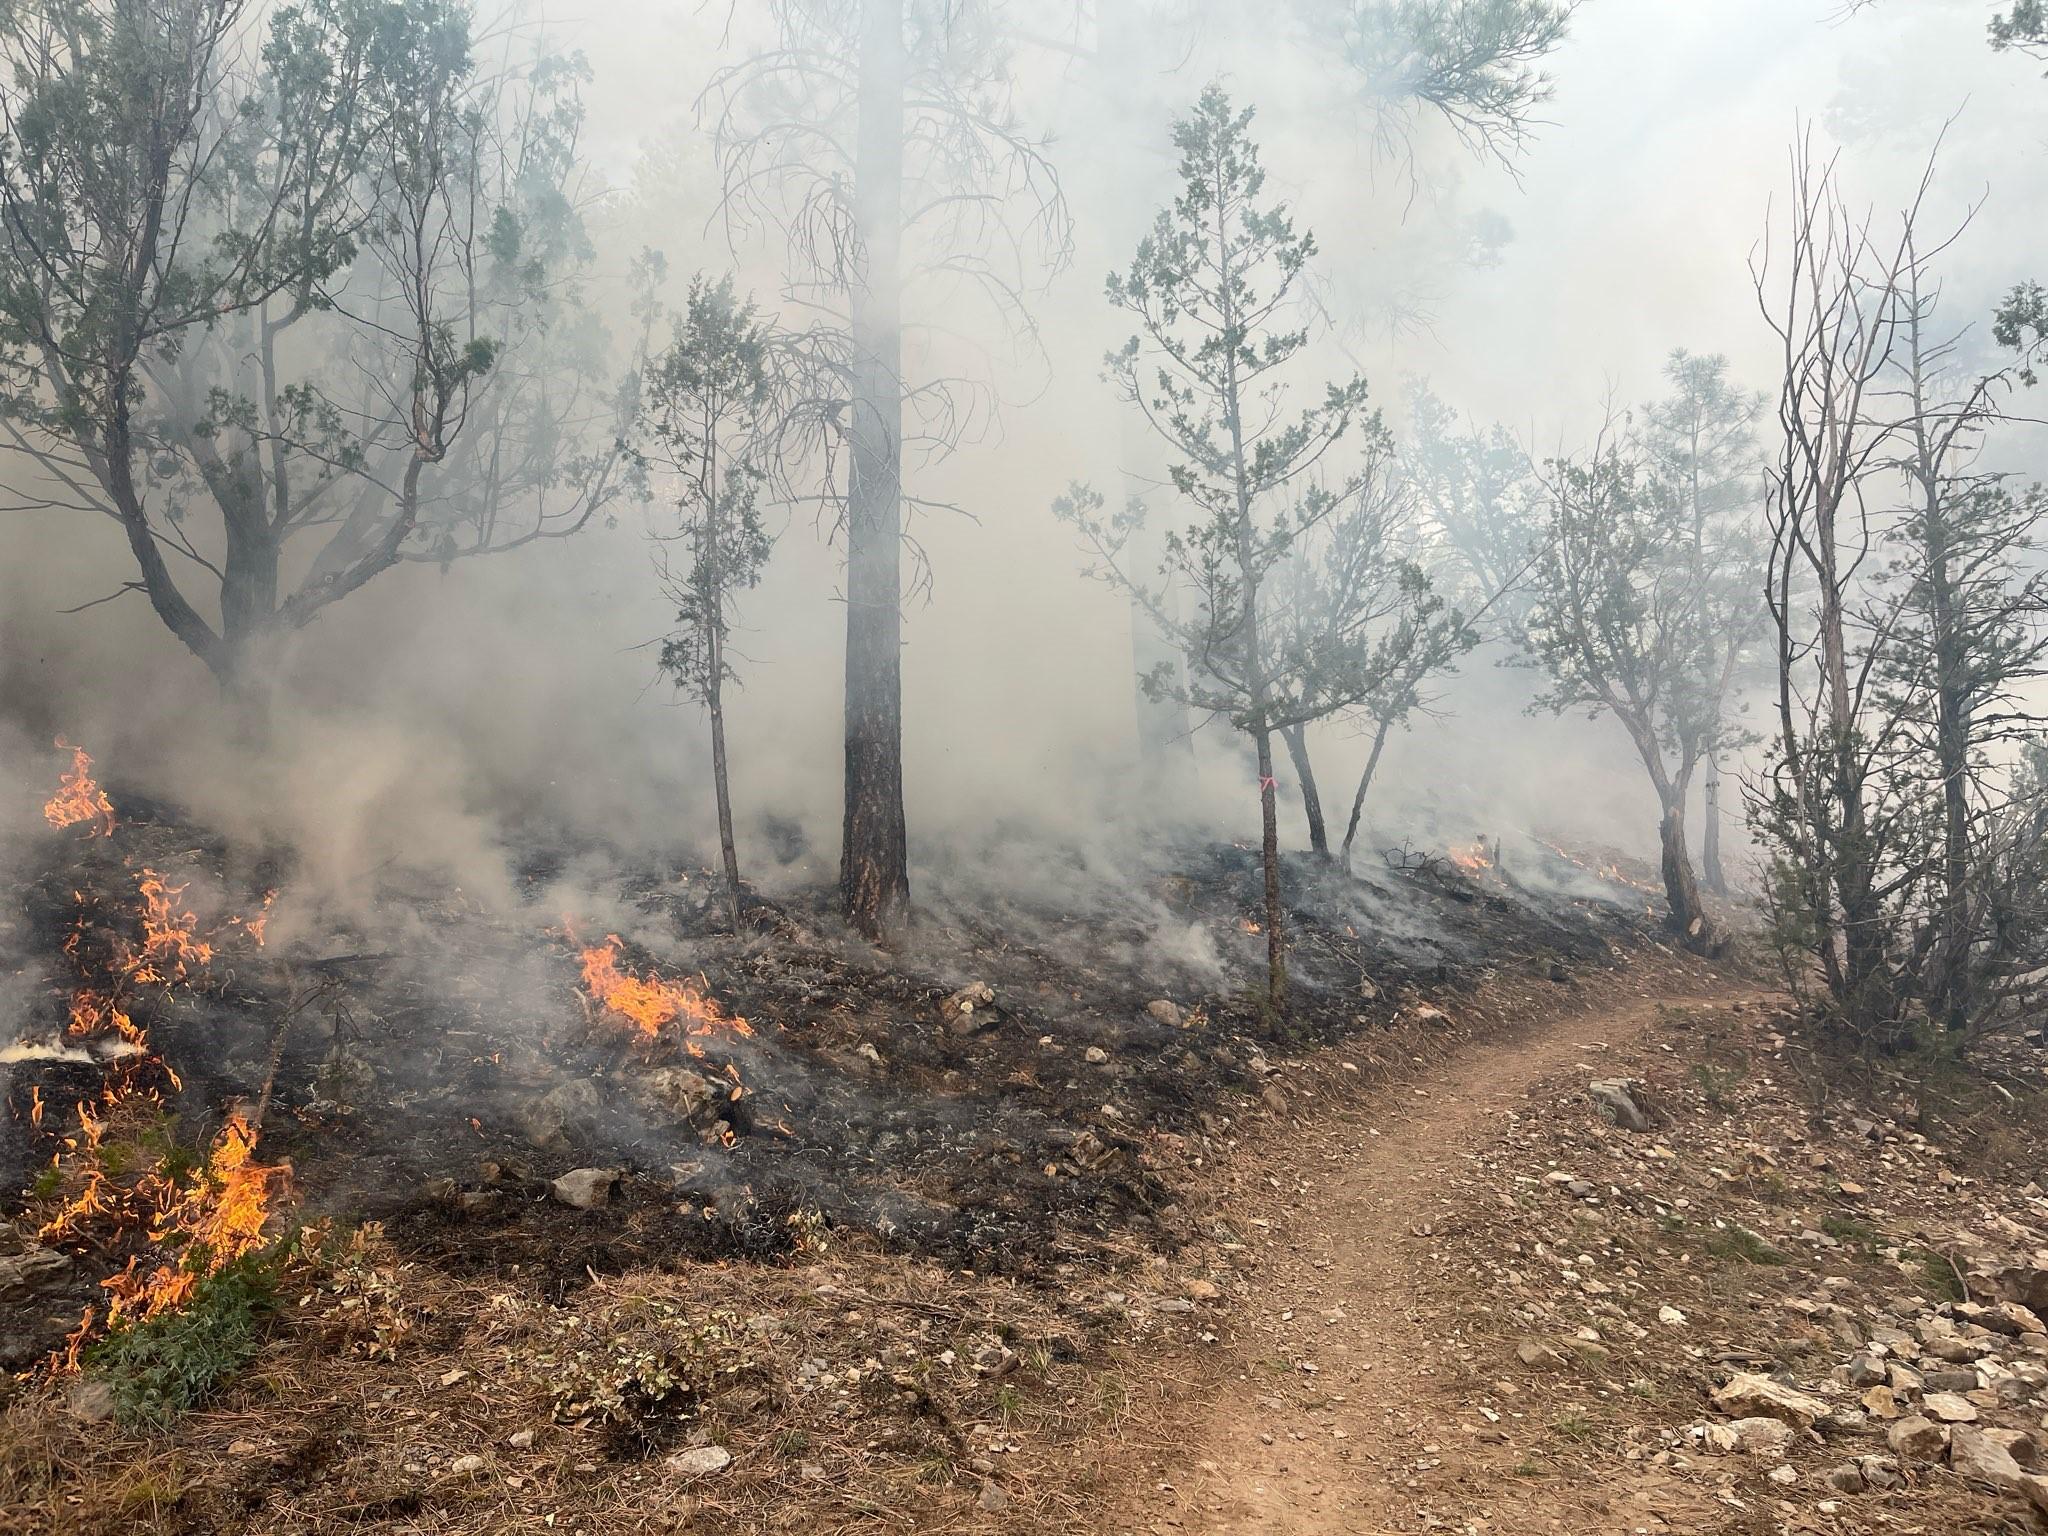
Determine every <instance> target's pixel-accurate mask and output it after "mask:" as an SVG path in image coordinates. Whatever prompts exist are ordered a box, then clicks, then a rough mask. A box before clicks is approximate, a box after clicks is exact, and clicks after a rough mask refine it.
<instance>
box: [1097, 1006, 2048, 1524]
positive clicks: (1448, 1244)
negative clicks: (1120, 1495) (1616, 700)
mask: <svg viewBox="0 0 2048 1536" xmlns="http://www.w3.org/2000/svg"><path fill="white" fill-rule="evenodd" d="M1700 981H1701V979H1700V978H1697V977H1694V978H1686V977H1683V976H1678V977H1673V976H1671V975H1669V974H1668V973H1667V974H1666V975H1664V976H1663V977H1661V978H1656V985H1655V986H1654V987H1652V988H1649V989H1646V990H1647V991H1648V993H1649V995H1644V996H1640V997H1635V998H1629V997H1626V996H1617V995H1613V994H1610V995H1609V997H1608V998H1607V999H1606V1000H1605V1001H1604V1002H1603V1003H1601V1004H1599V1005H1597V1006H1594V1007H1592V1008H1590V1009H1588V1010H1586V1011H1583V1012H1579V1013H1576V1014H1572V1015H1567V1016H1565V1017H1563V1018H1561V1019H1558V1020H1556V1021H1555V1022H1554V1023H1552V1024H1550V1025H1549V1026H1547V1027H1543V1028H1540V1029H1538V1030H1536V1031H1534V1032H1533V1033H1531V1034H1530V1035H1528V1036H1527V1037H1525V1038H1523V1039H1521V1040H1519V1041H1518V1042H1516V1043H1514V1044H1511V1045H1507V1046H1496V1047H1491V1048H1485V1049H1477V1050H1472V1051H1469V1052H1466V1053H1463V1054H1461V1055H1460V1057H1459V1058H1458V1059H1457V1060H1456V1062H1455V1063H1453V1064H1452V1065H1451V1067H1450V1069H1449V1070H1448V1071H1446V1072H1443V1073H1428V1074H1421V1073H1418V1075H1417V1076H1416V1078H1415V1079H1414V1081H1413V1082H1412V1083H1411V1084H1410V1085H1409V1086H1407V1087H1405V1088H1399V1089H1394V1090H1390V1091H1382V1092H1379V1093H1372V1094H1367V1095H1365V1096H1363V1097H1362V1098H1361V1097H1357V1096H1349V1097H1347V1096H1345V1095H1344V1094H1343V1093H1342V1092H1341V1088H1342V1080H1341V1073H1342V1063H1341V1061H1339V1062H1337V1063H1335V1064H1334V1065H1333V1064H1332V1063H1330V1062H1327V1061H1319V1062H1316V1063H1313V1064H1304V1065H1303V1066H1302V1067H1301V1068H1299V1069H1298V1070H1299V1071H1300V1073H1301V1074H1302V1079H1303V1080H1304V1081H1308V1080H1317V1079H1318V1078H1319V1079H1320V1080H1321V1081H1322V1082H1323V1083H1325V1084H1334V1085H1336V1086H1337V1088H1338V1089H1339V1092H1338V1093H1337V1095H1336V1097H1337V1099H1338V1102H1337V1104H1335V1105H1330V1106H1328V1107H1326V1108H1325V1109H1324V1110H1323V1112H1321V1113H1317V1114H1315V1115H1313V1116H1309V1117H1306V1118H1305V1120H1304V1123H1303V1124H1302V1125H1301V1126H1300V1128H1299V1130H1298V1131H1297V1133H1296V1134H1294V1135H1292V1136H1290V1137H1288V1138H1285V1139H1284V1140H1280V1141H1278V1142H1277V1143H1276V1144H1275V1145H1274V1148H1273V1155H1272V1158H1271V1160H1270V1161H1262V1162H1260V1163H1257V1164H1255V1170H1256V1171H1255V1173H1254V1176H1253V1180H1252V1182H1251V1183H1250V1185H1249V1186H1248V1187H1247V1189H1246V1190H1245V1192H1244V1194H1243V1195H1242V1196H1241V1197H1240V1198H1241V1200H1242V1201H1243V1202H1244V1203H1243V1204H1242V1205H1241V1206H1240V1207H1239V1209H1241V1210H1260V1211H1262V1212H1264V1213H1266V1215H1267V1217H1268V1221H1269V1223H1270V1224H1256V1225H1254V1224H1246V1225H1244V1227H1243V1228H1242V1230H1244V1231H1246V1232H1248V1233H1249V1234H1251V1239H1252V1240H1251V1241H1250V1242H1248V1243H1246V1244H1245V1245H1243V1246H1242V1247H1239V1248H1233V1249H1231V1250H1229V1251H1226V1252H1219V1253H1218V1254H1217V1255H1216V1256H1215V1263H1214V1266H1213V1269H1212V1273H1213V1274H1214V1275H1215V1276H1216V1277H1217V1279H1218V1281H1219V1288H1220V1290H1221V1293H1222V1295H1223V1296H1224V1298H1225V1300H1226V1302H1227V1304H1228V1306H1229V1309H1230V1317H1229V1320H1228V1321H1227V1322H1219V1323H1217V1324H1214V1325H1212V1326H1211V1328H1210V1329H1209V1332H1210V1333H1212V1334H1213V1335H1214V1336H1215V1342H1214V1343H1213V1344H1212V1345H1211V1346H1210V1351H1209V1354H1208V1356H1207V1357H1206V1359H1204V1358H1202V1357H1201V1356H1200V1354H1199V1351H1198V1352H1197V1359H1198V1361H1199V1363H1198V1364H1197V1366H1196V1367H1195V1368H1194V1369H1193V1370H1192V1371H1191V1372H1190V1373H1189V1374H1188V1375H1187V1376H1186V1377H1185V1378H1184V1379H1182V1380H1180V1381H1178V1382H1176V1383H1175V1385H1174V1387H1173V1395H1174V1396H1175V1397H1176V1398H1180V1399H1183V1400H1185V1399H1189V1398H1192V1399H1194V1400H1197V1401H1200V1402H1202V1403H1203V1404H1205V1405H1206V1406H1205V1407H1204V1409H1203V1410H1202V1412H1201V1413H1199V1414H1197V1415H1195V1416H1194V1417H1193V1420H1192V1422H1191V1423H1188V1424H1186V1425H1184V1427H1183V1429H1182V1433H1184V1434H1186V1435H1188V1436H1189V1437H1190V1439H1191V1442H1192V1445H1193V1447H1194V1449H1192V1450H1191V1451H1189V1452H1188V1453H1186V1454H1184V1455H1174V1456H1168V1457H1161V1458H1155V1459H1153V1460H1151V1461H1150V1462H1148V1463H1146V1464H1145V1465H1144V1466H1143V1467H1142V1468H1140V1469H1137V1471H1138V1475H1134V1476H1133V1477H1132V1478H1131V1479H1130V1489H1129V1491H1128V1493H1127V1494H1126V1496H1125V1498H1124V1500H1123V1502H1122V1503H1121V1504H1120V1505H1119V1506H1118V1508H1119V1514H1118V1515H1117V1517H1116V1518H1115V1519H1113V1520H1111V1521H1110V1522H1109V1523H1108V1524H1107V1525H1106V1526H1105V1528H1107V1529H1123V1528H1126V1527H1128V1528H1130V1529H1134V1530H1143V1531H1150V1532H1160V1533H1164V1532H1216V1533H1221V1532H1246V1533H1251V1532H1259V1533H1268V1536H1278V1533H1290V1532H1300V1533H1324V1532H1338V1531H1344V1532H1355V1531H1377V1532H1393V1531H1429V1530H1447V1531H1458V1532H1474V1533H1477V1532H1539V1531H1552V1530H1572V1531H1589V1532H1591V1531H1597V1532H1610V1531H1611V1532H1617V1533H1620V1532H1630V1533H1644V1532H1655V1531H1684V1532H1699V1531H1727V1532H1807V1531H1812V1532H1822V1531H1825V1532H1843V1533H1846V1532H1864V1531H1921V1532H1937V1531H1938V1532H1951V1531H1986V1532H1990V1531H2021V1530H2031V1529H2035V1528H2036V1524H2035V1522H2036V1519H2037V1517H2036V1515H2035V1513H2034V1511H2035V1510H2036V1509H2039V1508H2041V1507H2043V1506H2044V1492H2048V1482H2044V1480H2043V1479H2042V1478H2041V1477H2040V1476H2038V1475H2037V1474H2036V1473H2035V1472H2034V1471H2033V1470H2032V1469H2033V1468H2034V1466H2035V1464H2036V1459H2037V1452H2036V1447H2037V1445H2040V1444H2042V1443H2044V1440H2048V1437H2044V1435H2043V1433H2042V1431H2043V1428H2044V1425H2048V1420H2044V1418H2043V1408H2044V1402H2043V1400H2042V1397H2043V1393H2042V1389H2043V1388H2044V1387H2048V1334H2044V1333H2043V1331H2042V1325H2041V1321H2040V1318H2039V1317H2038V1316H2037V1314H2036V1313H2035V1312H2034V1311H2033V1310H2031V1307H2032V1306H2034V1305H2038V1304H2039V1303H2040V1302H2042V1301H2043V1300H2044V1299H2048V1296H2044V1289H2048V1251H2044V1247H2048V1198H2044V1196H2043V1192H2042V1190H2041V1188H2040V1187H2039V1186H2038V1185H2036V1184H2035V1183H2034V1182H2033V1180H2034V1178H2035V1176H2036V1175H2037V1174H2038V1173H2039V1172H2040V1170H2041V1168H2042V1166H2043V1163H2044V1158H2043V1155H2042V1150H2041V1143H2040V1141H2039V1139H2038V1134H2037V1131H2036V1129H2035V1127H2036V1126H2037V1125H2038V1121H2037V1120H2036V1119H2035V1118H2034V1116H2035V1115H2036V1114H2038V1105H2037V1104H2035V1103H2033V1102H2032V1101H2033V1100H2034V1099H2037V1098H2038V1097H2039V1083H2038V1076H2039V1071H2038V1068H2036V1069H2035V1077H2036V1082H2035V1083H2034V1084H2033V1085H2032V1086H2030V1087H2024V1088H2020V1089H2019V1090H2018V1091H2017V1092H2015V1093H2013V1097H2012V1098H2011V1099H2010V1100H2008V1099H2007V1098H2006V1097H2005V1094H2006V1093H2007V1092H2009V1091H2011V1090H2005V1089H2002V1088H1993V1087H1987V1086H1984V1084H1983V1082H1982V1080H1981V1079H1973V1078H1972V1077H1970V1076H1969V1075H1967V1074H1963V1073H1960V1072H1957V1073H1946V1074H1937V1075H1936V1076H1935V1077H1934V1078H1933V1080H1931V1081H1930V1080H1927V1079H1925V1078H1920V1079H1917V1080H1916V1079H1914V1078H1909V1077H1907V1076H1905V1075H1902V1074H1896V1073H1894V1072H1891V1071H1888V1070H1886V1069H1883V1068H1881V1067H1877V1066H1873V1065H1869V1064H1864V1065H1862V1066H1860V1067H1859V1068H1857V1069H1855V1070H1849V1069H1847V1068H1845V1067H1843V1066H1842V1065H1840V1064H1838V1063H1835V1062H1833V1061H1831V1059H1830V1058H1829V1057H1828V1056H1826V1055H1824V1054H1817V1053H1816V1052H1815V1050H1814V1048H1813V1046H1812V1044H1811V1043H1810V1042H1808V1041H1806V1040H1803V1039H1801V1038H1800V1037H1799V1036H1798V1035H1797V1034H1796V1033H1794V1032H1792V1031H1791V1030H1790V1028H1789V1023H1788V1021H1787V1020H1786V1019H1784V1018H1783V1017H1781V1016H1780V1015H1779V1014H1778V1013H1777V1012H1776V1011H1775V1010H1774V1008H1773V1006H1772V1003H1771V999H1770V998H1769V997H1768V996H1767V995H1753V994H1751V995H1745V994H1742V993H1739V992H1737V993H1734V994H1732V995H1731V993H1730V991H1729V990H1728V989H1727V988H1726V987H1725V986H1723V987H1721V988H1719V989H1715V988H1713V987H1712V986H1708V987H1707V988H1705V989H1704V993H1705V995H1703V996H1702V995H1700V994H1701V991H1702V988H1701V986H1700ZM1717 990H1718V995H1716V994H1717ZM1688 991H1690V992H1692V993H1693V994H1694V996H1693V999H1692V1000H1687V998H1686V997H1685V995H1684V994H1685V993H1686V992H1688ZM1660 992H1661V994H1662V995H1658V994H1659V993H1660ZM1290 1075H1292V1074H1290ZM1261 1183H1263V1184H1264V1185H1265V1187H1264V1188H1263V1189H1261V1188H1259V1185H1260V1184H1261ZM1224 1219H1225V1220H1228V1219H1229V1218H1228V1217H1226V1218H1224ZM2044 1465H2048V1463H2044Z"/></svg>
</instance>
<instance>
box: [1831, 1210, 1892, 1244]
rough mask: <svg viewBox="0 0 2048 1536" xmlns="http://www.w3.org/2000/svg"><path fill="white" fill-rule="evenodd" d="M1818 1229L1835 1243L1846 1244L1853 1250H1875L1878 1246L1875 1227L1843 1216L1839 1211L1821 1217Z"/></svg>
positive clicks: (1851, 1217)
mask: <svg viewBox="0 0 2048 1536" xmlns="http://www.w3.org/2000/svg"><path fill="white" fill-rule="evenodd" d="M1820 1229H1821V1231H1823V1232H1825V1233H1826V1234H1827V1235H1828V1236H1829V1237H1832V1238H1833V1239H1834V1240H1835V1241H1836V1242H1838V1243H1848V1244H1849V1245H1850V1246H1852V1247H1855V1248H1866V1249H1868V1248H1875V1247H1876V1246H1877V1244H1878V1237H1877V1229H1876V1228H1875V1227H1873V1226H1871V1225H1870V1223H1868V1222H1866V1221H1858V1220H1856V1219H1855V1218H1854V1217H1853V1216H1844V1215H1842V1214H1841V1213H1840V1212H1839V1211H1829V1212H1828V1213H1827V1214H1826V1215H1825V1216H1823V1217H1821V1219H1820Z"/></svg>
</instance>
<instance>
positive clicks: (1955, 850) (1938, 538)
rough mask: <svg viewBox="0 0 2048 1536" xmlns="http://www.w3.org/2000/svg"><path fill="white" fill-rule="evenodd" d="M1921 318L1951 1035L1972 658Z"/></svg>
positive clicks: (1964, 933)
mask: <svg viewBox="0 0 2048 1536" xmlns="http://www.w3.org/2000/svg"><path fill="white" fill-rule="evenodd" d="M1921 314H1922V310H1921V308H1920V306H1919V305H1918V304H1917V303H1916V304H1915V305H1914V306H1913V308H1912V310H1911V313H1910V328H1909V331H1908V343H1909V352H1908V357H1909V360H1910V362H1909V366H1910V367H1911V370H1912V387H1913V465H1912V473H1913V478H1914V479H1915V480H1917V481H1918V482H1919V490H1920V496H1921V516H1922V519H1923V525H1922V528H1921V540H1922V542H1923V543H1924V544H1925V546H1926V554H1925V556H1924V558H1925V560H1926V562H1927V572H1926V581H1927V599H1928V618H1929V620H1930V621H1931V628H1932V630H1933V635H1932V640H1933V651H1934V658H1933V659H1934V759H1935V765H1936V767H1937V769H1938V770H1939V772H1940V774H1941V823H1942V825H1941V900H1940V905H1939V909H1938V910H1937V912H1936V914H1935V925H1936V930H1937V931H1936V943H1935V951H1934V957H1933V962H1934V963H1933V975H1932V977H1931V978H1930V980H1931V982H1932V985H1931V986H1930V987H1929V988H1928V994H1927V1003H1928V1011H1929V1013H1931V1014H1932V1015H1933V1016H1934V1018H1935V1019H1936V1020H1937V1021H1938V1022H1939V1023H1940V1024H1941V1025H1942V1027H1943V1028H1945V1029H1948V1030H1952V1031H1955V1030H1963V1029H1967V1028H1968V1027H1969V1023H1970V1012H1971V997H1970V993H1971V987H1970V975H1969V968H1970V910H1969V907H1970V892H1969V887H1970V792H1969V780H1970V738H1971V736H1972V734H1973V731H1972V724H1973V722H1972V720H1971V708H1970V698H1969V691H1968V690H1969V686H1970V683H1969V677H1970V668H1971V658H1970V656H1969V655H1968V654H1967V652H1968V645H1967V643H1966V641H1965V638H1964V636H1963V634H1962V632H1961V616H1960V615H1959V614H1958V613H1957V611H1956V603H1957V593H1956V576H1955V571H1954V568H1953V567H1954V561H1955V550H1954V548H1953V545H1954V528H1953V525H1952V523H1951V520H1950V517H1949V506H1948V502H1947V500H1946V498H1945V496H1944V494H1943V491H1944V488H1943V483H1942V470H1941V465H1940V463H1939V461H1938V458H1937V455H1936V453H1935V450H1934V446H1933V444H1932V442H1931V441H1930V440H1929V437H1928V431H1927V421H1928V415H1927V413H1928V405H1927V398H1926V382H1925V378H1924V376H1923V372H1922V367H1921V364H1922V357H1923V354H1922V351H1921V335H1920V325H1921Z"/></svg>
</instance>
